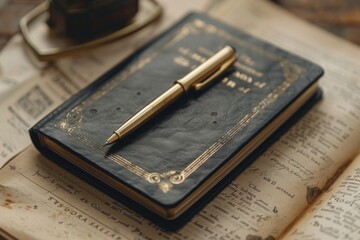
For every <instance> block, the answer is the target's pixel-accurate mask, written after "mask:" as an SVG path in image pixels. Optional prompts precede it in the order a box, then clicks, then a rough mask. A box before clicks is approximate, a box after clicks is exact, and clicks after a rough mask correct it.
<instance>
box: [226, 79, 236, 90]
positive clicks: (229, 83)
mask: <svg viewBox="0 0 360 240" xmlns="http://www.w3.org/2000/svg"><path fill="white" fill-rule="evenodd" d="M226 86H228V87H231V88H235V87H236V82H234V81H233V80H229V81H228V82H227V83H226Z"/></svg>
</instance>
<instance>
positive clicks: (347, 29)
mask: <svg viewBox="0 0 360 240" xmlns="http://www.w3.org/2000/svg"><path fill="white" fill-rule="evenodd" d="M273 1H274V2H276V3H277V4H279V5H280V6H282V7H284V8H285V9H287V10H289V11H290V12H293V13H294V14H296V15H298V16H299V17H302V18H304V19H306V20H308V21H310V22H312V23H314V24H316V25H318V26H320V27H322V28H324V29H326V30H328V31H330V32H333V33H335V34H337V35H339V36H341V37H343V38H345V39H347V40H349V41H352V42H354V43H356V44H358V45H360V1H359V0H318V1H313V0H273ZM41 2H43V0H0V49H1V48H2V47H3V46H4V45H5V43H6V42H7V41H8V39H9V38H10V37H11V36H12V35H13V34H15V33H16V32H17V31H18V21H19V19H20V18H21V17H22V16H23V15H25V14H26V13H27V12H29V11H30V10H31V9H32V8H33V7H35V6H36V5H38V4H39V3H41Z"/></svg>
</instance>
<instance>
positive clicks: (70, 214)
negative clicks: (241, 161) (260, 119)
mask: <svg viewBox="0 0 360 240" xmlns="http://www.w3.org/2000/svg"><path fill="white" fill-rule="evenodd" d="M210 14H212V15H213V16H215V17H217V18H219V19H221V20H223V21H225V22H228V23H229V24H232V25H233V26H235V27H239V28H242V29H243V30H245V31H248V32H249V33H250V34H253V35H256V36H258V37H260V38H263V39H265V40H268V41H270V42H273V43H275V44H276V45H278V46H280V47H283V48H284V49H287V50H289V51H291V52H295V53H297V54H299V55H302V56H304V57H306V58H308V59H310V60H312V61H314V62H317V63H319V64H321V65H322V66H323V67H324V68H325V77H324V78H323V79H322V82H321V83H320V85H321V87H322V88H323V90H324V97H323V99H322V100H321V101H320V102H319V103H318V104H317V105H316V106H315V107H314V108H313V109H312V110H311V111H310V112H308V113H307V114H306V115H305V116H304V117H303V118H302V119H301V120H300V121H299V122H298V123H297V124H295V125H294V126H293V127H292V128H291V129H289V131H288V132H287V133H286V134H285V135H283V136H282V137H281V138H280V139H279V140H278V141H277V142H276V143H275V144H273V145H272V146H271V147H270V148H269V149H268V150H267V151H266V152H265V153H264V154H263V155H262V156H261V157H259V158H258V159H257V160H256V161H255V162H254V163H253V164H252V165H250V167H249V168H248V169H246V170H245V171H244V172H243V173H242V174H241V175H239V176H238V177H237V178H236V179H235V180H234V181H233V182H232V183H231V184H230V185H229V186H228V187H227V188H226V189H225V190H223V191H222V192H221V193H220V194H219V195H218V196H217V197H216V198H215V199H213V200H212V201H211V202H210V203H209V204H208V205H207V206H206V207H205V208H203V210H202V211H201V212H199V213H198V214H197V215H196V216H195V217H194V218H193V219H192V220H191V221H190V222H189V223H187V224H186V225H185V226H184V227H183V228H182V229H180V230H179V231H177V232H163V231H162V230H160V229H159V228H158V227H157V226H155V225H154V224H152V223H151V222H149V221H147V220H145V219H143V218H142V217H141V216H139V215H138V214H135V213H134V212H132V211H130V210H128V209H127V208H125V207H124V206H122V205H120V204H119V203H118V202H116V201H114V200H113V199H111V198H110V197H109V196H106V195H104V194H102V193H101V192H99V191H97V190H96V189H94V188H92V187H91V186H89V185H87V184H85V183H84V182H82V181H81V180H79V179H78V178H76V176H73V175H71V174H69V173H68V172H66V171H64V170H63V169H61V168H59V167H57V166H56V165H54V164H53V163H51V162H50V161H48V160H47V159H45V158H43V157H41V156H40V154H39V153H37V151H36V150H35V149H34V148H33V147H29V148H28V149H27V150H25V151H24V152H22V153H21V154H20V155H19V156H17V157H15V158H14V159H12V160H11V161H10V162H9V163H8V164H7V165H6V166H5V167H3V168H2V169H1V171H0V215H1V218H0V227H1V229H2V232H3V234H4V235H7V236H14V237H16V238H21V239H24V238H25V239H27V238H36V239H49V238H59V239H64V238H69V239H91V238H93V239H99V238H102V239H346V238H347V239H359V236H360V233H359V226H360V220H359V219H360V213H359V210H358V209H359V205H358V204H359V201H358V200H359V194H358V193H359V191H360V190H359V189H360V184H359V182H360V170H359V169H360V154H359V153H360V151H359V149H360V95H359V92H360V79H359V78H360V77H359V76H360V64H359V63H358V56H359V55H360V50H359V48H358V47H355V46H353V45H351V44H349V43H346V42H344V41H343V40H340V39H338V38H336V37H333V36H331V35H330V34H328V33H325V32H323V31H321V30H318V29H316V28H314V27H312V26H310V25H308V24H306V23H304V22H302V21H300V20H298V19H296V18H294V17H293V16H291V15H290V14H288V13H286V12H284V11H283V10H281V9H278V8H276V7H275V6H273V5H272V4H271V3H268V2H265V1H256V2H255V1H239V0H227V1H221V2H220V1H219V3H218V4H216V5H215V6H214V7H213V8H212V10H211V11H210Z"/></svg>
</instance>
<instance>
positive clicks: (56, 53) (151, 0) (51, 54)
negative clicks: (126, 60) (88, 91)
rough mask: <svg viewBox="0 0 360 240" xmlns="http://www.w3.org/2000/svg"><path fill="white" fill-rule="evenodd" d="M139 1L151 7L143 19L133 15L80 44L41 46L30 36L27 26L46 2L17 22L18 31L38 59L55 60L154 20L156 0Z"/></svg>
mask: <svg viewBox="0 0 360 240" xmlns="http://www.w3.org/2000/svg"><path fill="white" fill-rule="evenodd" d="M139 1H140V4H141V3H144V2H146V3H148V4H149V6H151V7H152V9H151V11H147V12H146V13H145V14H148V15H147V16H146V17H145V18H144V19H136V17H135V21H133V22H131V23H130V24H129V25H127V26H126V27H124V28H121V29H119V30H118V31H116V32H114V33H112V34H109V35H106V36H104V37H101V38H97V39H94V40H91V41H88V42H85V43H82V44H77V45H71V46H68V47H65V48H60V47H52V48H41V47H40V46H39V45H38V44H36V42H35V41H34V39H33V37H32V36H31V31H30V27H29V26H30V24H31V23H32V22H34V20H35V19H36V18H38V17H40V15H42V14H44V13H46V12H47V10H48V7H49V4H48V2H44V3H42V4H40V5H39V6H37V7H36V8H34V9H33V10H32V11H30V12H29V13H28V14H26V15H25V16H24V17H23V18H22V19H21V20H20V22H19V28H20V33H21V34H22V36H23V38H24V40H25V42H26V44H27V45H28V46H29V47H30V48H31V50H32V51H33V52H34V54H35V55H36V57H37V58H38V59H39V60H40V61H49V60H55V59H58V58H60V57H63V56H68V55H72V54H77V53H81V52H84V51H86V50H89V49H92V48H95V47H98V46H100V45H103V44H105V43H108V42H110V41H113V40H115V39H117V38H121V37H124V36H127V35H129V34H131V33H133V32H135V31H137V30H139V29H141V28H143V27H145V26H146V25H148V24H150V23H151V22H153V21H155V20H156V19H157V18H158V17H160V15H161V14H162V7H161V6H160V4H159V3H158V2H157V1H156V0H139ZM141 11H142V10H141V8H140V10H139V13H138V14H141Z"/></svg>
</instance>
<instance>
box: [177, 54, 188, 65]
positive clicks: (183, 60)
mask: <svg viewBox="0 0 360 240" xmlns="http://www.w3.org/2000/svg"><path fill="white" fill-rule="evenodd" d="M174 62H175V63H176V64H178V65H180V66H182V67H189V65H190V62H189V60H188V59H186V58H185V57H183V56H177V57H175V58H174Z"/></svg>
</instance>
